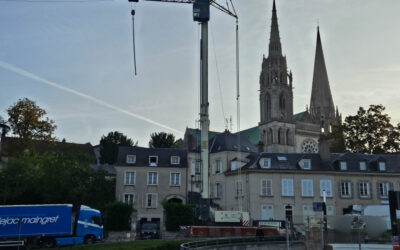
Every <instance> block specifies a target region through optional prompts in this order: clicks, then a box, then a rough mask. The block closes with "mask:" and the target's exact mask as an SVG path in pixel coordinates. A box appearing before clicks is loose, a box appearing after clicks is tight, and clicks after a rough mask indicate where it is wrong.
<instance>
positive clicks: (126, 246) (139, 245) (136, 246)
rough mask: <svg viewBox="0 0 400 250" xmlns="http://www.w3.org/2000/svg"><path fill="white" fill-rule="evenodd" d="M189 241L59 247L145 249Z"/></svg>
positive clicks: (103, 249) (133, 242)
mask: <svg viewBox="0 0 400 250" xmlns="http://www.w3.org/2000/svg"><path fill="white" fill-rule="evenodd" d="M184 242H187V240H144V241H132V242H118V243H96V244H93V245H77V246H68V247H62V248H59V249H61V250H89V249H90V250H125V249H126V250H128V249H135V250H145V249H148V248H153V247H160V246H162V245H165V244H176V245H180V244H181V243H184Z"/></svg>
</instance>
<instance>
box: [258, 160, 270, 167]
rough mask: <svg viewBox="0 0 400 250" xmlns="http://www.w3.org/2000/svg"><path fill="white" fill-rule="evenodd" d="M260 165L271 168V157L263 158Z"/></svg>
mask: <svg viewBox="0 0 400 250" xmlns="http://www.w3.org/2000/svg"><path fill="white" fill-rule="evenodd" d="M260 166H261V168H271V158H262V159H261V161H260Z"/></svg>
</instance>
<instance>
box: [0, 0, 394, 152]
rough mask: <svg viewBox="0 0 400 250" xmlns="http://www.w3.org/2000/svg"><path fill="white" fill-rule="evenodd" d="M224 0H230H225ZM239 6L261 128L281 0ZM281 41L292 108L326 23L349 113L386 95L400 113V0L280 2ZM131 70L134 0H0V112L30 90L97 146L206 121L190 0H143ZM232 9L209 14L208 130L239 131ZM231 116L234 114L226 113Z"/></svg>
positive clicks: (244, 96)
mask: <svg viewBox="0 0 400 250" xmlns="http://www.w3.org/2000/svg"><path fill="white" fill-rule="evenodd" d="M217 2H219V3H221V4H223V3H225V1H223V0H217ZM233 3H234V5H235V8H236V11H237V13H238V16H239V50H240V61H239V63H240V71H239V73H240V78H239V79H240V113H241V115H240V129H246V128H250V127H254V126H257V124H258V122H259V119H260V115H259V92H258V90H259V75H260V72H261V62H262V58H263V54H265V55H266V56H267V53H268V41H269V32H270V22H271V11H272V0H233ZM276 5H277V14H278V23H279V29H280V36H281V42H282V51H283V53H284V54H285V55H286V57H287V65H288V69H290V70H291V71H292V72H293V85H294V91H293V93H294V112H295V113H297V112H302V111H304V110H305V108H306V105H309V102H310V97H311V84H312V74H313V64H314V56H315V46H316V35H317V25H318V24H319V26H320V33H321V40H322V46H323V50H324V55H325V61H326V65H327V70H328V77H329V81H330V86H331V91H332V95H333V100H334V103H335V105H337V106H338V108H339V111H340V112H341V113H342V115H343V117H346V116H348V115H354V114H355V113H356V111H357V110H358V108H359V107H360V106H363V107H368V106H369V105H370V104H383V105H384V106H385V107H386V112H387V113H388V114H389V116H390V117H392V123H393V124H397V123H398V122H400V101H399V100H398V99H399V97H400V88H399V86H400V61H399V58H400V33H399V32H398V25H399V24H400V15H398V10H399V9H400V1H398V0H351V1H349V0H277V1H276ZM132 7H133V8H134V9H135V11H136V15H135V38H136V60H137V75H136V76H135V75H134V69H133V43H132V17H131V14H130V13H131V4H130V3H128V1H127V0H53V1H52V0H47V1H44V0H13V1H10V0H0V116H2V117H3V118H6V119H7V118H8V116H7V113H6V110H7V108H9V107H10V106H11V105H13V104H14V103H16V102H17V101H18V100H19V99H22V98H25V97H26V98H29V99H31V100H34V101H36V103H37V105H39V106H40V107H42V108H43V109H45V110H46V111H47V116H48V117H49V118H50V119H53V120H54V121H55V123H56V125H57V130H56V136H57V138H59V139H60V140H61V139H63V138H65V139H66V140H67V141H69V142H76V143H86V142H90V143H92V144H93V145H97V144H98V143H99V141H100V138H101V136H103V135H106V134H107V133H108V132H110V131H119V132H122V133H124V134H125V135H127V136H128V137H130V138H132V139H133V140H134V141H138V143H139V145H140V146H147V145H148V141H149V139H150V134H151V133H154V132H162V131H164V132H168V133H173V134H174V135H175V137H176V138H182V137H183V134H184V131H185V129H186V127H191V128H196V127H198V122H196V121H197V120H198V119H199V110H200V107H199V106H200V101H199V100H200V98H199V97H200V91H199V90H200V71H199V69H200V61H199V60H200V59H199V51H200V49H199V48H200V43H199V39H200V25H199V24H197V23H196V22H194V21H193V18H192V6H191V5H190V4H177V3H159V2H147V1H143V0H141V1H139V3H135V4H133V5H132ZM235 76H236V72H235V19H234V18H232V17H231V16H228V15H227V14H225V13H222V12H220V11H218V10H216V9H214V8H212V10H211V19H210V22H209V102H210V108H209V112H210V129H211V130H213V131H223V130H224V129H225V128H226V127H228V128H231V130H232V131H236V130H237V127H238V124H237V116H236V114H237V112H236V78H235ZM230 117H232V123H231V124H230V123H228V125H227V123H226V119H228V120H229V118H230Z"/></svg>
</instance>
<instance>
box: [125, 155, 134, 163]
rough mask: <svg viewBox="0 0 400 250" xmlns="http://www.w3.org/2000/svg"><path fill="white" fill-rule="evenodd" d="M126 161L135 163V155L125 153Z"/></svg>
mask: <svg viewBox="0 0 400 250" xmlns="http://www.w3.org/2000/svg"><path fill="white" fill-rule="evenodd" d="M126 163H129V164H133V163H136V155H127V156H126Z"/></svg>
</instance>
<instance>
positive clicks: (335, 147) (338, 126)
mask: <svg viewBox="0 0 400 250" xmlns="http://www.w3.org/2000/svg"><path fill="white" fill-rule="evenodd" d="M328 138H329V142H330V144H329V149H330V151H331V152H332V153H344V152H346V140H345V135H344V128H343V123H342V120H339V121H338V122H337V123H334V124H332V125H331V131H330V132H328Z"/></svg>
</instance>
